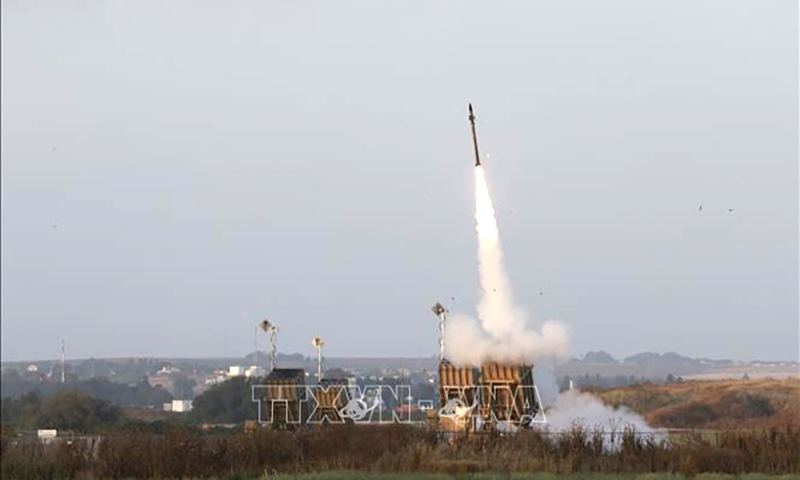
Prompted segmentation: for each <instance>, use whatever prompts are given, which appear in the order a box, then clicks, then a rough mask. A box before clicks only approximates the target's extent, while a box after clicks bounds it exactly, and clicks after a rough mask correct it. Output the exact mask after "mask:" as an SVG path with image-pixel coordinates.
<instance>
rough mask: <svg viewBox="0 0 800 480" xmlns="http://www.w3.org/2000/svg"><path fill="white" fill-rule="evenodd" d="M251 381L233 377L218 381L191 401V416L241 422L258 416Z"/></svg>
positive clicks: (206, 420) (201, 418)
mask: <svg viewBox="0 0 800 480" xmlns="http://www.w3.org/2000/svg"><path fill="white" fill-rule="evenodd" d="M252 386H253V382H252V381H251V380H250V379H249V378H244V377H234V378H231V379H228V380H226V381H224V382H221V383H218V384H216V385H214V386H212V387H211V388H210V389H208V390H206V391H205V392H204V393H203V394H202V395H199V396H198V397H197V398H195V399H194V401H193V402H192V412H191V418H192V420H194V421H197V422H207V423H241V422H244V421H245V420H253V419H256V418H258V404H257V403H255V402H253V389H252Z"/></svg>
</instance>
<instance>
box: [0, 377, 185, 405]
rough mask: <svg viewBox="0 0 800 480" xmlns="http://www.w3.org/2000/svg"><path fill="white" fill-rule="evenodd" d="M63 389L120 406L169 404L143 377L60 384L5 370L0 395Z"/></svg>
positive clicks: (166, 395)
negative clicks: (135, 380) (126, 381)
mask: <svg viewBox="0 0 800 480" xmlns="http://www.w3.org/2000/svg"><path fill="white" fill-rule="evenodd" d="M189 388H190V389H191V386H190V387H189ZM65 390H71V391H77V392H80V393H83V394H85V395H88V396H91V397H94V398H96V399H99V400H105V401H107V402H111V403H113V404H115V405H120V406H134V407H159V408H160V407H161V406H162V405H163V404H164V403H166V402H171V401H172V395H171V394H170V393H169V392H167V391H166V390H164V389H163V388H161V387H159V386H155V387H154V386H152V385H150V384H149V383H148V382H147V377H145V376H143V377H140V378H139V380H138V381H137V382H136V383H135V384H132V385H130V384H125V383H118V382H112V381H111V380H108V379H107V378H94V379H91V380H82V381H69V382H66V383H60V382H55V381H45V382H38V381H33V380H29V379H26V378H24V377H22V376H21V375H20V374H19V372H17V371H16V370H6V371H4V372H3V376H2V382H0V392H1V394H2V397H3V398H4V399H5V398H17V397H20V396H22V395H25V394H28V393H36V395H37V396H38V397H41V398H48V397H50V396H53V395H56V394H58V393H60V392H62V391H65ZM4 402H5V400H4Z"/></svg>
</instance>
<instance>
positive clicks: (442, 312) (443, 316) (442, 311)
mask: <svg viewBox="0 0 800 480" xmlns="http://www.w3.org/2000/svg"><path fill="white" fill-rule="evenodd" d="M431 311H433V314H434V315H436V317H437V318H438V319H439V361H442V360H444V324H445V323H446V322H447V309H446V308H444V306H443V305H442V304H441V303H439V302H436V305H434V306H433V307H431Z"/></svg>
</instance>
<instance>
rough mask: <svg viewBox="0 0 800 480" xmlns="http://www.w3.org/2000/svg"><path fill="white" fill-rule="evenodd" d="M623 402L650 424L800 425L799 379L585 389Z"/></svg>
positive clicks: (607, 400) (615, 403) (607, 399)
mask: <svg viewBox="0 0 800 480" xmlns="http://www.w3.org/2000/svg"><path fill="white" fill-rule="evenodd" d="M587 391H591V392H593V393H594V394H596V395H597V396H598V397H600V398H601V399H602V400H603V401H604V402H605V403H607V404H609V405H611V406H614V407H619V406H625V407H627V408H629V409H631V410H632V411H634V412H636V413H639V414H641V415H643V416H644V417H645V419H646V420H647V421H648V423H650V425H652V426H654V427H662V428H740V427H741V428H756V427H766V426H782V425H786V424H790V423H791V424H794V425H798V426H800V380H798V379H785V380H774V379H765V380H717V381H686V382H673V383H666V384H663V385H654V384H650V383H645V384H638V385H633V386H628V387H620V388H611V389H606V390H602V389H587Z"/></svg>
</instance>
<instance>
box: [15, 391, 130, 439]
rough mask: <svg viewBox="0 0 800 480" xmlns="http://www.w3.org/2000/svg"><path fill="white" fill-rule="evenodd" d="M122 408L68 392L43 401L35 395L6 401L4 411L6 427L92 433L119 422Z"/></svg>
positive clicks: (81, 394)
mask: <svg viewBox="0 0 800 480" xmlns="http://www.w3.org/2000/svg"><path fill="white" fill-rule="evenodd" d="M119 417H120V410H119V407H117V406H115V405H112V404H111V403H110V402H107V401H105V400H98V399H96V398H92V397H90V396H88V395H85V394H83V393H80V392H77V391H74V390H66V391H62V392H59V393H57V394H55V395H52V396H50V397H48V398H45V399H42V398H40V397H39V395H37V394H36V393H34V392H31V393H26V394H25V395H22V396H21V397H19V398H5V399H3V402H2V408H0V419H1V421H2V424H3V425H10V426H15V427H19V428H22V429H29V430H34V429H39V428H55V429H59V430H71V431H75V432H91V431H94V430H96V429H97V428H98V427H99V426H101V425H107V424H112V423H115V422H116V421H117V420H118V419H119Z"/></svg>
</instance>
